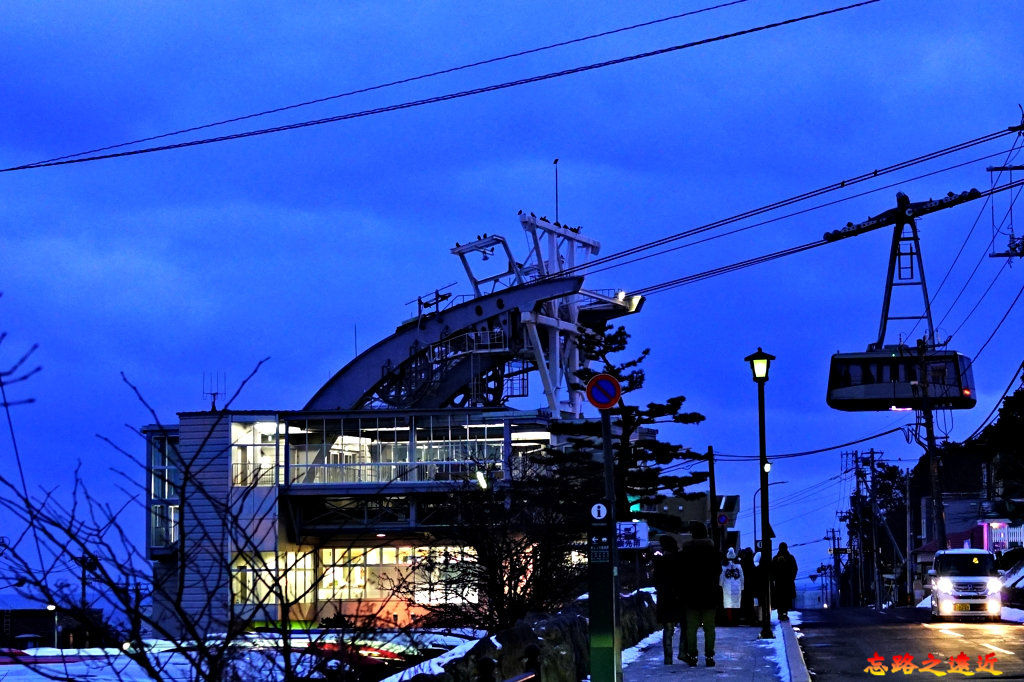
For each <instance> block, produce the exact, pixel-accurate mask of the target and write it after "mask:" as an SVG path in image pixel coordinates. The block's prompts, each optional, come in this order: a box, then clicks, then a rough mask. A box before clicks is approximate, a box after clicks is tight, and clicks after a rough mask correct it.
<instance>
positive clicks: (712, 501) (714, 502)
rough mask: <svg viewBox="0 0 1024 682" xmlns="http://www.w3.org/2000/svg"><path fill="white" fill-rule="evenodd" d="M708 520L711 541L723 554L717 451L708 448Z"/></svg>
mask: <svg viewBox="0 0 1024 682" xmlns="http://www.w3.org/2000/svg"><path fill="white" fill-rule="evenodd" d="M707 456H708V487H709V491H708V497H709V499H708V516H709V517H710V518H709V519H708V520H709V521H710V522H711V541H712V542H714V543H715V549H716V550H718V552H719V553H721V552H722V537H721V534H720V533H719V529H718V495H717V494H716V493H715V449H714V448H713V447H711V446H710V445H709V446H708V453H707Z"/></svg>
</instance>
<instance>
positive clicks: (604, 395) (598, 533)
mask: <svg viewBox="0 0 1024 682" xmlns="http://www.w3.org/2000/svg"><path fill="white" fill-rule="evenodd" d="M620 396H621V388H620V386H619V382H618V380H616V379H615V378H614V377H612V376H610V375H608V374H598V375H597V376H595V377H594V378H593V379H591V380H590V382H589V383H588V384H587V398H588V399H589V400H590V402H591V404H593V405H594V406H595V407H597V408H598V409H599V410H601V440H602V450H603V458H604V500H603V503H599V504H595V505H594V506H593V507H592V508H591V516H592V517H593V522H592V523H591V530H590V538H589V540H590V542H589V548H590V555H589V564H588V568H589V573H590V597H589V607H590V679H591V680H592V682H622V633H621V631H620V630H619V618H618V593H619V589H618V577H619V552H618V542H617V541H616V530H617V529H616V521H615V459H614V457H613V456H612V425H611V409H612V408H613V407H614V406H615V405H616V404H618V402H619V397H620Z"/></svg>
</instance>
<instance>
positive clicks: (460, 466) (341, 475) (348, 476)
mask: <svg viewBox="0 0 1024 682" xmlns="http://www.w3.org/2000/svg"><path fill="white" fill-rule="evenodd" d="M500 468H501V463H500V462H496V461H485V462H479V461H475V460H456V461H436V462H363V463H358V464H295V463H293V464H292V465H291V467H290V475H289V481H288V483H289V484H290V485H324V484H332V483H366V484H377V485H386V484H388V483H429V482H452V481H465V480H475V478H476V472H477V471H478V470H482V469H486V470H487V471H488V472H491V471H494V470H496V469H497V470H500Z"/></svg>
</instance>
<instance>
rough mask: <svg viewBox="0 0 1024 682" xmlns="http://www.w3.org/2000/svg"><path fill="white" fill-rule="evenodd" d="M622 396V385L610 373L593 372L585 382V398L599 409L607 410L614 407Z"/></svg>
mask: <svg viewBox="0 0 1024 682" xmlns="http://www.w3.org/2000/svg"><path fill="white" fill-rule="evenodd" d="M621 397H622V387H621V386H619V380H618V379H616V378H615V377H613V376H612V375H611V374H595V375H594V377H593V378H592V379H591V380H590V381H588V382H587V400H589V401H590V404H591V405H593V406H594V407H596V408H597V409H599V410H607V409H610V408H612V407H615V406H616V405H618V403H619V398H621Z"/></svg>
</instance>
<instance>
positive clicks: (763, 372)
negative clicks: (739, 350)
mask: <svg viewBox="0 0 1024 682" xmlns="http://www.w3.org/2000/svg"><path fill="white" fill-rule="evenodd" d="M743 359H744V360H746V361H747V362H749V363H750V371H751V372H752V373H753V375H754V381H756V382H757V383H759V384H760V383H763V382H765V381H768V367H769V366H770V365H771V364H772V360H774V359H775V356H774V355H771V354H769V353H765V352H764V351H763V350H761V347H760V346H758V347H757V352H756V353H751V354H750V355H748V356H747V357H745V358H743Z"/></svg>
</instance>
